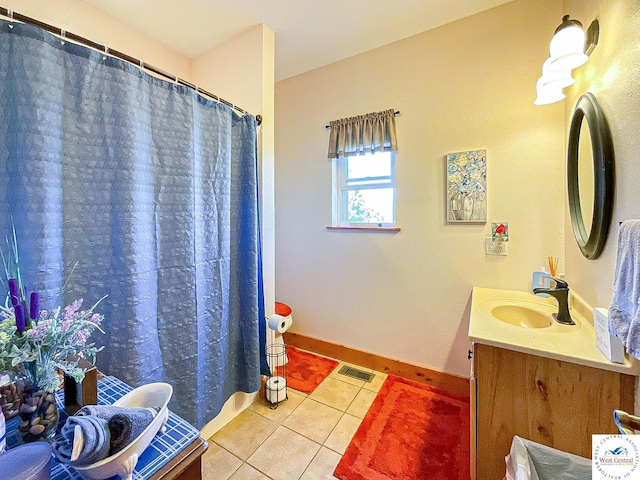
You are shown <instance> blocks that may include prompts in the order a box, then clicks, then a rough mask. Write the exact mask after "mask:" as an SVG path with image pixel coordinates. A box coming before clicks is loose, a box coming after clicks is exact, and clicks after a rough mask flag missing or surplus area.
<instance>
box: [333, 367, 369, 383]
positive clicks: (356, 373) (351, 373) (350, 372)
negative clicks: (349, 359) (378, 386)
mask: <svg viewBox="0 0 640 480" xmlns="http://www.w3.org/2000/svg"><path fill="white" fill-rule="evenodd" d="M338 373H340V374H341V375H346V376H347V377H353V378H357V379H358V380H364V381H365V382H371V380H373V377H375V374H373V373H368V372H364V371H362V370H358V369H357V368H353V367H348V366H346V365H345V366H344V367H342V368H341V369H340V370H339V371H338Z"/></svg>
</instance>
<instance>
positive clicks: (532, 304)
mask: <svg viewBox="0 0 640 480" xmlns="http://www.w3.org/2000/svg"><path fill="white" fill-rule="evenodd" d="M499 307H506V308H499ZM555 308H556V306H555V302H554V300H553V299H551V298H540V297H537V296H534V295H532V294H530V293H528V292H515V291H507V290H495V289H486V288H474V290H473V298H472V306H471V318H470V324H469V339H470V340H471V341H472V342H473V365H472V374H471V399H472V400H471V409H472V411H471V417H472V422H471V423H472V432H471V443H472V445H471V447H472V454H471V456H472V459H471V471H472V478H477V479H478V480H493V479H497V478H503V477H504V473H505V460H504V457H505V456H506V455H507V454H508V453H509V448H510V445H511V442H512V440H513V437H514V435H519V436H520V437H523V438H526V439H529V440H533V441H535V442H538V443H542V444H544V445H548V446H550V447H553V448H557V449H559V450H563V451H566V452H570V453H573V454H576V455H580V456H583V457H587V458H589V457H590V456H591V435H592V434H606V433H618V430H617V428H616V426H615V424H614V421H613V410H615V409H622V410H625V411H628V412H633V408H634V386H635V379H636V376H637V375H638V374H639V373H640V368H639V365H640V364H639V363H638V362H637V361H636V360H635V359H633V358H631V359H629V358H627V359H626V361H625V363H624V364H615V363H611V362H609V361H608V360H607V358H606V357H605V356H604V355H603V354H602V353H601V352H600V351H599V350H598V349H597V348H596V346H595V342H594V330H593V325H592V324H591V323H590V322H589V321H588V320H587V319H586V318H585V317H586V316H585V315H584V314H580V311H583V312H587V311H588V309H586V308H583V309H582V310H581V309H579V308H575V306H574V308H572V309H571V315H572V317H573V318H574V320H575V322H576V325H575V326H571V327H566V329H562V328H560V327H565V326H563V325H559V324H557V323H555V321H554V320H553V319H550V321H549V323H548V324H547V323H545V322H544V320H543V319H542V318H540V317H539V316H538V315H536V313H537V314H540V315H542V317H545V316H550V314H551V313H553V312H554V311H555ZM505 312H507V313H505ZM509 312H511V313H512V315H511V317H510V316H509V314H508V313H509ZM495 315H498V317H500V318H498V317H496V316H495ZM536 322H537V323H536ZM474 474H475V475H474Z"/></svg>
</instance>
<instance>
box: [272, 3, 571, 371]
mask: <svg viewBox="0 0 640 480" xmlns="http://www.w3.org/2000/svg"><path fill="white" fill-rule="evenodd" d="M561 13H562V2H561V0H544V1H541V0H518V1H515V2H513V3H509V4H507V5H504V6H501V7H497V8H494V9H491V10H488V11H486V12H483V13H480V14H477V15H474V16H472V17H468V18H465V19H462V20H459V21H456V22H454V23H451V24H448V25H445V26H443V27H440V28H437V29H435V30H431V31H428V32H424V33H422V34H419V35H416V36H414V37H410V38H408V39H405V40H402V41H399V42H397V43H394V44H391V45H387V46H385V47H381V48H378V49H375V50H372V51H370V52H367V53H364V54H361V55H357V56H354V57H351V58H348V59H346V60H343V61H340V62H336V63H333V64H331V65H328V66H325V67H322V68H319V69H316V70H313V71H310V72H307V73H304V74H301V75H298V76H296V77H292V78H289V79H287V80H283V81H281V82H278V83H277V84H276V133H277V136H276V153H277V160H276V292H277V297H278V300H280V301H283V302H286V303H288V304H289V305H290V306H291V307H292V308H293V318H294V327H293V331H295V332H298V333H301V334H303V335H308V336H311V337H316V338H320V339H323V340H326V341H329V342H333V343H338V344H343V345H347V346H349V347H353V348H356V349H360V350H365V351H370V352H374V353H376V354H378V355H383V356H387V357H392V358H397V359H400V360H404V361H407V362H410V363H414V364H418V365H421V366H426V367H428V368H432V369H436V370H440V371H446V372H451V373H454V374H459V375H464V376H466V375H468V372H469V362H468V360H467V349H468V340H467V330H468V308H469V299H470V293H471V289H472V287H473V286H474V285H479V286H487V287H497V288H510V289H518V290H522V289H527V288H529V285H530V281H531V272H532V271H533V270H535V269H537V267H538V266H539V265H540V264H542V263H543V261H544V260H545V259H546V257H547V256H548V255H555V256H561V255H562V253H563V240H564V237H563V235H564V211H563V202H564V200H563V199H564V195H565V194H564V192H565V189H564V123H563V110H562V105H561V104H556V105H551V106H548V107H546V108H539V107H535V106H534V105H533V100H534V98H535V83H536V80H537V78H538V77H539V75H540V68H541V65H542V62H543V60H544V59H545V58H546V56H548V42H549V39H550V35H551V34H552V33H553V31H554V29H555V28H556V26H557V24H558V19H559V18H560V17H561ZM387 108H395V109H398V110H400V111H401V115H400V116H398V117H396V125H397V133H398V144H399V151H398V153H397V156H396V168H397V202H398V203H397V223H398V226H400V227H401V228H402V231H401V232H400V233H398V234H388V233H362V232H335V231H327V230H326V228H325V227H327V226H329V225H331V161H329V160H327V158H326V157H327V153H326V152H327V146H328V130H326V129H325V125H327V124H328V122H329V121H330V120H333V119H337V118H341V117H347V116H353V115H357V114H362V113H367V112H372V111H380V110H383V109H387ZM469 149H487V156H488V197H489V205H488V211H489V218H488V220H489V221H488V223H487V224H486V225H448V224H446V223H445V208H444V204H445V200H444V199H445V169H444V156H445V154H446V153H448V152H456V151H462V150H469ZM504 221H506V222H509V227H510V230H511V241H510V244H509V255H508V256H507V257H488V256H485V255H484V237H485V235H488V234H490V222H504Z"/></svg>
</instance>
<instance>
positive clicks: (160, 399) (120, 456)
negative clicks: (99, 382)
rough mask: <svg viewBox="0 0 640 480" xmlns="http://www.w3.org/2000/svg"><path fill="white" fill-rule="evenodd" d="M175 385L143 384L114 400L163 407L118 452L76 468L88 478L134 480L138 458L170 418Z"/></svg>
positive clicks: (138, 405) (126, 404)
mask: <svg viewBox="0 0 640 480" xmlns="http://www.w3.org/2000/svg"><path fill="white" fill-rule="evenodd" d="M172 393H173V387H172V386H171V385H169V384H168V383H149V384H147V385H142V386H141V387H138V388H136V389H134V390H132V391H131V392H129V393H127V394H126V395H125V396H123V397H122V398H120V399H118V400H116V401H115V402H114V404H113V405H114V406H118V407H145V408H147V407H160V411H159V412H158V414H157V415H156V416H155V418H154V419H153V421H152V422H151V423H150V424H149V426H148V427H147V428H145V429H144V431H143V432H142V433H141V434H140V435H138V438H136V439H135V440H134V441H133V442H131V443H130V444H129V445H127V446H126V447H125V448H124V449H122V450H120V451H119V452H118V453H115V454H113V455H111V456H110V457H107V458H105V459H103V460H100V461H99V462H95V463H92V464H91V465H86V466H84V467H74V468H75V470H76V471H77V472H78V473H79V474H80V475H82V476H83V477H84V478H86V479H91V480H94V479H95V480H102V479H105V478H110V477H113V476H114V475H119V476H120V477H121V478H122V480H131V478H132V476H131V473H132V472H133V469H134V468H135V466H136V464H137V463H138V458H139V457H140V455H142V452H144V450H145V449H146V448H147V447H148V446H149V444H150V443H151V440H153V437H154V436H155V435H156V433H158V431H159V430H160V429H161V428H163V427H164V424H165V423H166V421H167V419H168V418H169V409H168V408H167V404H168V403H169V400H171V395H172Z"/></svg>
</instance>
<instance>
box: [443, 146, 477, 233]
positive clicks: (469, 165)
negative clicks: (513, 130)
mask: <svg viewBox="0 0 640 480" xmlns="http://www.w3.org/2000/svg"><path fill="white" fill-rule="evenodd" d="M446 160H447V222H448V223H486V222H487V151H486V150H471V151H468V152H457V153H449V154H447V157H446Z"/></svg>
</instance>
